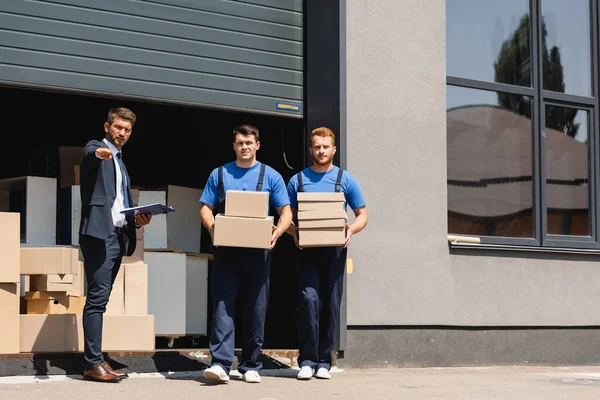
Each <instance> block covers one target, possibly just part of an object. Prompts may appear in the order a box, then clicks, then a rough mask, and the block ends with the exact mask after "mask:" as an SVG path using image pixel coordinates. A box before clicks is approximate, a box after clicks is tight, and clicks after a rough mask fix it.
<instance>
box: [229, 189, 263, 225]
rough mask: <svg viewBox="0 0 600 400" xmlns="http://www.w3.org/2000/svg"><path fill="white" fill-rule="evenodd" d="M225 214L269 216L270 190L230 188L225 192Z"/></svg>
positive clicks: (252, 216) (233, 215)
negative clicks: (258, 190)
mask: <svg viewBox="0 0 600 400" xmlns="http://www.w3.org/2000/svg"><path fill="white" fill-rule="evenodd" d="M225 215H226V216H228V217H246V218H267V217H268V216H269V192H256V191H254V192H251V191H246V190H228V191H227V192H225Z"/></svg>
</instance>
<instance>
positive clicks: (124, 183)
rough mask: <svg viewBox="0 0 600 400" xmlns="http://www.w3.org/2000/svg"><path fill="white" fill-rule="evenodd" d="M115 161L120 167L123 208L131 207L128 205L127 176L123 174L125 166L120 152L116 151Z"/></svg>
mask: <svg viewBox="0 0 600 400" xmlns="http://www.w3.org/2000/svg"><path fill="white" fill-rule="evenodd" d="M117 162H118V163H119V167H120V168H121V186H122V187H123V204H124V205H125V208H129V207H131V206H130V205H129V196H128V195H127V176H126V174H125V166H124V165H123V160H122V159H121V152H118V153H117Z"/></svg>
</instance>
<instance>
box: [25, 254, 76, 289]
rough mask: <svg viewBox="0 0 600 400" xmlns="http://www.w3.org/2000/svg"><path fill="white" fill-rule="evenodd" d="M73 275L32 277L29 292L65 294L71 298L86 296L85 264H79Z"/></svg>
mask: <svg viewBox="0 0 600 400" xmlns="http://www.w3.org/2000/svg"><path fill="white" fill-rule="evenodd" d="M76 269H77V270H76V271H74V272H75V273H73V274H48V275H30V276H29V290H28V291H32V292H33V291H43V292H65V293H66V294H67V295H69V296H85V295H86V293H85V272H84V270H83V262H82V261H79V262H78V263H77V267H76Z"/></svg>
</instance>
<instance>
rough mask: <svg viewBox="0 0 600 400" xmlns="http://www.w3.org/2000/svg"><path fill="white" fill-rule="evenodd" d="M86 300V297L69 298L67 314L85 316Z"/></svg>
mask: <svg viewBox="0 0 600 400" xmlns="http://www.w3.org/2000/svg"><path fill="white" fill-rule="evenodd" d="M86 300H87V297H85V296H69V305H68V307H67V314H83V309H84V307H85V301H86Z"/></svg>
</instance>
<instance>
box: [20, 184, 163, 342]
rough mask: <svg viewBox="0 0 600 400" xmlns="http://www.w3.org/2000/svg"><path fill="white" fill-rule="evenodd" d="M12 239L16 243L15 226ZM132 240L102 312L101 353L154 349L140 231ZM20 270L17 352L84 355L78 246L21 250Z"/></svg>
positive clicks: (83, 289)
mask: <svg viewBox="0 0 600 400" xmlns="http://www.w3.org/2000/svg"><path fill="white" fill-rule="evenodd" d="M132 194H133V197H134V204H135V203H137V200H138V199H137V195H138V191H137V190H133V193H132ZM16 215H17V216H18V214H16ZM77 228H78V227H77ZM74 229H75V228H74ZM15 235H16V236H15V237H16V240H17V242H18V241H19V227H18V225H17V228H16V233H15ZM136 240H137V245H136V251H135V253H134V254H132V255H131V256H130V257H124V258H123V261H122V264H121V268H120V270H119V273H118V274H117V277H116V279H115V282H114V285H113V290H112V292H111V296H110V299H109V302H108V305H107V307H106V312H105V314H104V324H103V340H102V349H103V350H104V351H151V350H154V345H155V337H154V316H153V315H148V266H147V265H146V264H145V263H144V229H143V228H140V229H138V230H137V231H136ZM19 265H20V267H18V268H17V270H18V271H17V273H20V274H21V275H23V276H25V277H26V278H27V279H25V286H26V288H25V295H24V298H23V300H24V307H22V314H21V315H20V316H19V312H18V308H17V313H16V318H17V319H18V318H20V324H19V323H17V326H19V327H20V340H19V342H20V344H18V349H19V351H20V352H72V351H78V352H79V351H83V319H82V314H83V308H84V306H85V300H86V297H85V295H86V293H87V288H86V284H85V282H86V281H85V272H84V268H83V255H82V254H81V251H80V249H79V246H77V245H73V246H60V245H58V246H57V245H54V246H51V245H48V246H27V245H22V246H21V248H20V262H19ZM17 301H18V300H17Z"/></svg>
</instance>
